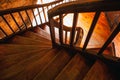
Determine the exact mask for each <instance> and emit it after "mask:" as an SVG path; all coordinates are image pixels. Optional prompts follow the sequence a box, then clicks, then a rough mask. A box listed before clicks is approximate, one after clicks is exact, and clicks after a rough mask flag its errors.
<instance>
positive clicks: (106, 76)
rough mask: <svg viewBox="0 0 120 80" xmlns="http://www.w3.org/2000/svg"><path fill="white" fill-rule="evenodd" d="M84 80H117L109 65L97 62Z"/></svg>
mask: <svg viewBox="0 0 120 80" xmlns="http://www.w3.org/2000/svg"><path fill="white" fill-rule="evenodd" d="M83 80H115V79H114V77H113V75H112V73H111V70H109V68H108V67H107V65H105V64H104V63H103V62H101V61H99V60H97V61H96V62H95V64H94V65H93V66H92V67H91V69H90V70H89V72H88V73H87V74H86V76H85V78H84V79H83Z"/></svg>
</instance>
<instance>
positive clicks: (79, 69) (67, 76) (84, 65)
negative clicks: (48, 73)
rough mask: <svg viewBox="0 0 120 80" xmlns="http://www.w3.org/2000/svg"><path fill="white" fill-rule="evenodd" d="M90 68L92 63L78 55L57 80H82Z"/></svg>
mask: <svg viewBox="0 0 120 80" xmlns="http://www.w3.org/2000/svg"><path fill="white" fill-rule="evenodd" d="M90 67H91V63H90V62H89V61H87V60H86V59H84V58H83V57H82V56H80V54H79V53H77V54H76V55H75V56H74V57H73V58H72V59H71V61H70V62H69V63H68V64H67V65H66V66H65V68H64V69H63V70H62V71H61V72H60V73H59V75H58V76H57V77H56V79H55V80H82V79H83V78H84V76H85V75H86V73H87V72H88V71H89V69H90Z"/></svg>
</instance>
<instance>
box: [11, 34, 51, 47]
mask: <svg viewBox="0 0 120 80" xmlns="http://www.w3.org/2000/svg"><path fill="white" fill-rule="evenodd" d="M10 43H12V44H30V45H41V46H51V43H48V42H47V43H46V42H45V41H40V40H39V41H38V40H33V39H30V38H27V37H23V36H18V35H17V36H15V37H14V38H12V39H11V40H10Z"/></svg>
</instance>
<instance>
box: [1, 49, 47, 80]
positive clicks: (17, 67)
mask: <svg viewBox="0 0 120 80" xmlns="http://www.w3.org/2000/svg"><path fill="white" fill-rule="evenodd" d="M46 52H47V50H43V51H40V52H38V53H35V54H34V55H31V56H29V57H27V58H26V59H23V60H22V61H20V62H18V63H17V64H14V65H11V66H10V67H8V68H5V69H2V70H1V71H0V76H1V77H0V80H8V79H10V78H13V77H15V76H16V75H18V74H20V73H21V72H23V71H24V70H25V67H26V66H31V63H34V62H36V61H37V60H39V59H41V58H42V57H43V56H44V55H45V53H46Z"/></svg>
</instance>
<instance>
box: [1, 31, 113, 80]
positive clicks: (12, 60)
mask: <svg viewBox="0 0 120 80" xmlns="http://www.w3.org/2000/svg"><path fill="white" fill-rule="evenodd" d="M32 33H33V32H30V34H29V33H27V34H28V35H27V34H26V36H24V37H23V36H22V35H21V37H18V38H17V37H16V36H15V37H16V39H18V40H19V41H20V40H21V41H22V39H23V40H26V41H23V42H20V43H19V41H18V43H16V41H15V43H14V40H13V42H12V43H14V44H12V43H10V42H9V43H6V44H1V45H0V65H1V66H0V80H54V79H56V80H68V79H69V80H82V79H83V78H84V77H85V80H86V79H88V78H90V79H91V80H92V79H93V80H95V78H96V77H97V75H95V76H93V75H92V77H89V76H91V74H94V72H95V71H94V69H96V67H97V69H99V70H98V71H99V72H101V74H102V73H103V75H100V77H102V78H100V80H102V79H103V80H104V78H105V79H106V77H105V76H108V75H111V73H110V72H109V73H108V72H107V71H108V69H107V68H108V67H107V66H106V65H105V64H104V65H103V63H102V62H100V61H96V63H95V64H94V62H93V61H91V60H89V61H88V60H87V59H85V58H84V57H83V56H80V54H78V53H77V54H75V55H74V57H73V55H71V54H69V53H70V52H69V51H66V50H65V49H61V48H56V49H53V48H51V47H50V46H49V44H48V43H49V40H48V42H44V43H43V41H39V40H41V38H42V36H41V35H39V36H41V37H40V38H37V37H39V36H38V35H37V36H36V34H37V33H35V34H34V33H33V35H32ZM41 33H42V32H41ZM34 35H35V36H34ZM19 36H20V35H19ZM32 36H33V39H30V38H32ZM36 39H38V40H36ZM44 39H45V38H43V39H42V40H44ZM45 40H47V39H45ZM27 41H28V42H27ZM33 42H35V44H34V43H33ZM38 42H39V43H40V44H39V45H38V44H36V43H38ZM92 65H93V66H92ZM104 66H105V67H104ZM103 70H104V71H105V72H104V71H103ZM96 71H97V70H96ZM99 72H98V73H99ZM95 74H96V72H95ZM86 75H87V76H86ZM107 79H111V76H110V77H109V76H108V77H107ZM88 80H89V79H88Z"/></svg>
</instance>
